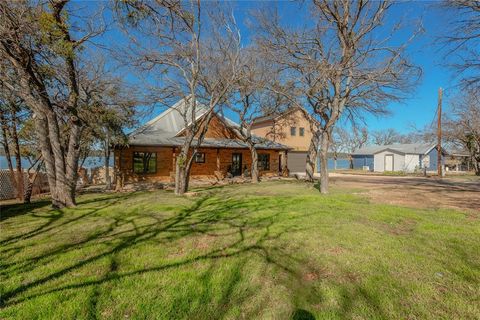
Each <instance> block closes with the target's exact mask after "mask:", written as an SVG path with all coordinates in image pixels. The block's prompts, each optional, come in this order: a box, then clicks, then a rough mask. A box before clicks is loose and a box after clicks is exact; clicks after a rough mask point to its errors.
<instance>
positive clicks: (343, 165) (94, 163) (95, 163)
mask: <svg viewBox="0 0 480 320" xmlns="http://www.w3.org/2000/svg"><path fill="white" fill-rule="evenodd" d="M104 159H105V158H104V157H88V158H87V159H86V160H85V162H84V164H83V167H84V168H87V169H89V168H95V167H102V166H103V165H104V161H105V160H104ZM12 162H13V167H15V158H12ZM110 166H111V167H113V156H112V157H110ZM22 167H23V168H24V169H28V168H29V167H30V162H29V161H28V159H26V158H22ZM318 168H320V160H319V161H318ZM349 168H350V161H349V160H348V159H337V169H349ZM0 169H8V165H7V158H5V156H0ZM328 169H329V170H334V169H335V164H334V160H333V159H328Z"/></svg>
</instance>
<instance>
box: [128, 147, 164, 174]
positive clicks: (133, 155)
mask: <svg viewBox="0 0 480 320" xmlns="http://www.w3.org/2000/svg"><path fill="white" fill-rule="evenodd" d="M136 153H151V154H155V171H153V172H148V171H147V172H145V171H142V172H136V171H135V154H136ZM157 155H158V154H157V152H149V151H133V153H132V170H133V173H134V174H141V175H147V174H156V173H157Z"/></svg>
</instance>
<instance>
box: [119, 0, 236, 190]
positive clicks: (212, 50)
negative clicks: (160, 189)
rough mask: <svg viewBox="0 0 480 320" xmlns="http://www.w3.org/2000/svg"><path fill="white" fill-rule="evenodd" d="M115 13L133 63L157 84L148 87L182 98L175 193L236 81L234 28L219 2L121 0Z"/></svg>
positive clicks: (184, 186) (184, 184) (185, 182)
mask: <svg viewBox="0 0 480 320" xmlns="http://www.w3.org/2000/svg"><path fill="white" fill-rule="evenodd" d="M118 12H119V13H120V14H121V16H122V17H123V18H124V20H123V21H124V22H125V26H124V30H125V32H126V33H127V34H128V35H129V36H130V38H131V40H132V42H131V43H132V45H131V47H130V48H129V51H130V52H131V53H132V55H131V57H132V61H133V64H134V66H135V67H137V68H138V69H140V70H142V71H143V72H149V74H150V75H151V76H152V77H153V78H155V79H156V80H157V81H156V82H157V83H160V85H159V86H156V87H155V86H154V88H153V91H154V92H160V93H161V94H160V96H161V97H162V98H163V97H165V96H167V97H170V99H169V100H167V102H168V101H172V99H177V100H179V99H182V100H183V101H184V104H185V107H183V108H177V109H176V112H180V114H181V117H182V119H183V125H184V128H185V129H184V134H183V138H184V142H183V145H182V146H181V147H180V151H179V152H178V154H177V155H176V161H175V193H176V194H179V195H181V194H183V193H185V192H186V191H187V190H188V183H189V176H190V168H191V166H192V164H193V160H194V159H195V155H196V153H197V150H198V148H199V147H200V146H201V144H202V142H203V139H204V137H205V134H206V132H207V130H208V125H209V123H210V121H211V119H212V118H213V116H214V112H215V111H218V109H219V108H220V106H221V105H222V104H224V103H225V101H226V99H227V96H228V94H229V92H230V91H231V90H232V89H233V86H234V84H235V83H236V81H237V75H238V72H239V70H238V64H239V52H240V40H241V39H240V33H239V31H238V29H237V27H236V23H235V20H234V19H233V16H230V15H229V14H228V13H227V10H226V8H225V6H222V5H221V4H217V3H213V2H200V1H195V0H190V1H161V0H157V1H125V2H123V3H122V4H120V5H119V6H118ZM137 34H139V35H140V36H137Z"/></svg>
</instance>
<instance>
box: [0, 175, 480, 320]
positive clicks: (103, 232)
mask: <svg viewBox="0 0 480 320" xmlns="http://www.w3.org/2000/svg"><path fill="white" fill-rule="evenodd" d="M197 191H198V194H197V195H196V196H194V197H190V198H188V197H175V196H174V195H173V194H172V193H171V192H169V191H155V192H139V193H131V194H120V193H117V194H109V195H107V194H104V195H99V194H89V195H84V196H81V197H79V199H78V200H79V201H78V202H79V205H78V207H77V208H75V209H69V210H52V209H50V207H49V205H48V202H37V203H34V204H33V205H32V206H31V207H30V208H24V207H22V206H16V207H15V206H11V207H7V208H3V209H2V212H1V213H2V221H1V236H0V243H1V247H0V277H1V278H0V281H1V289H0V290H1V298H2V309H0V319H239V318H240V319H258V318H259V319H313V318H316V319H343V318H348V319H352V318H353V319H374V318H375V319H426V318H429V319H431V318H444V319H468V318H470V319H478V318H480V219H479V218H478V215H476V216H475V215H472V214H471V213H470V214H464V213H462V212H459V211H453V210H433V209H432V210H417V209H409V208H402V207H395V206H389V205H380V204H372V203H369V201H368V200H367V199H366V198H363V197H361V196H359V195H354V194H353V192H355V191H358V190H333V192H332V194H331V195H328V196H321V195H320V194H319V193H318V191H317V190H316V189H314V188H312V187H310V186H309V185H307V184H304V183H302V182H279V181H277V182H264V183H261V184H260V185H258V186H254V185H250V184H245V185H232V186H228V187H223V188H210V189H199V190H197Z"/></svg>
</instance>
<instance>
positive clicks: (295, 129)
mask: <svg viewBox="0 0 480 320" xmlns="http://www.w3.org/2000/svg"><path fill="white" fill-rule="evenodd" d="M290 135H291V136H292V137H293V136H296V135H297V127H290Z"/></svg>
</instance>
